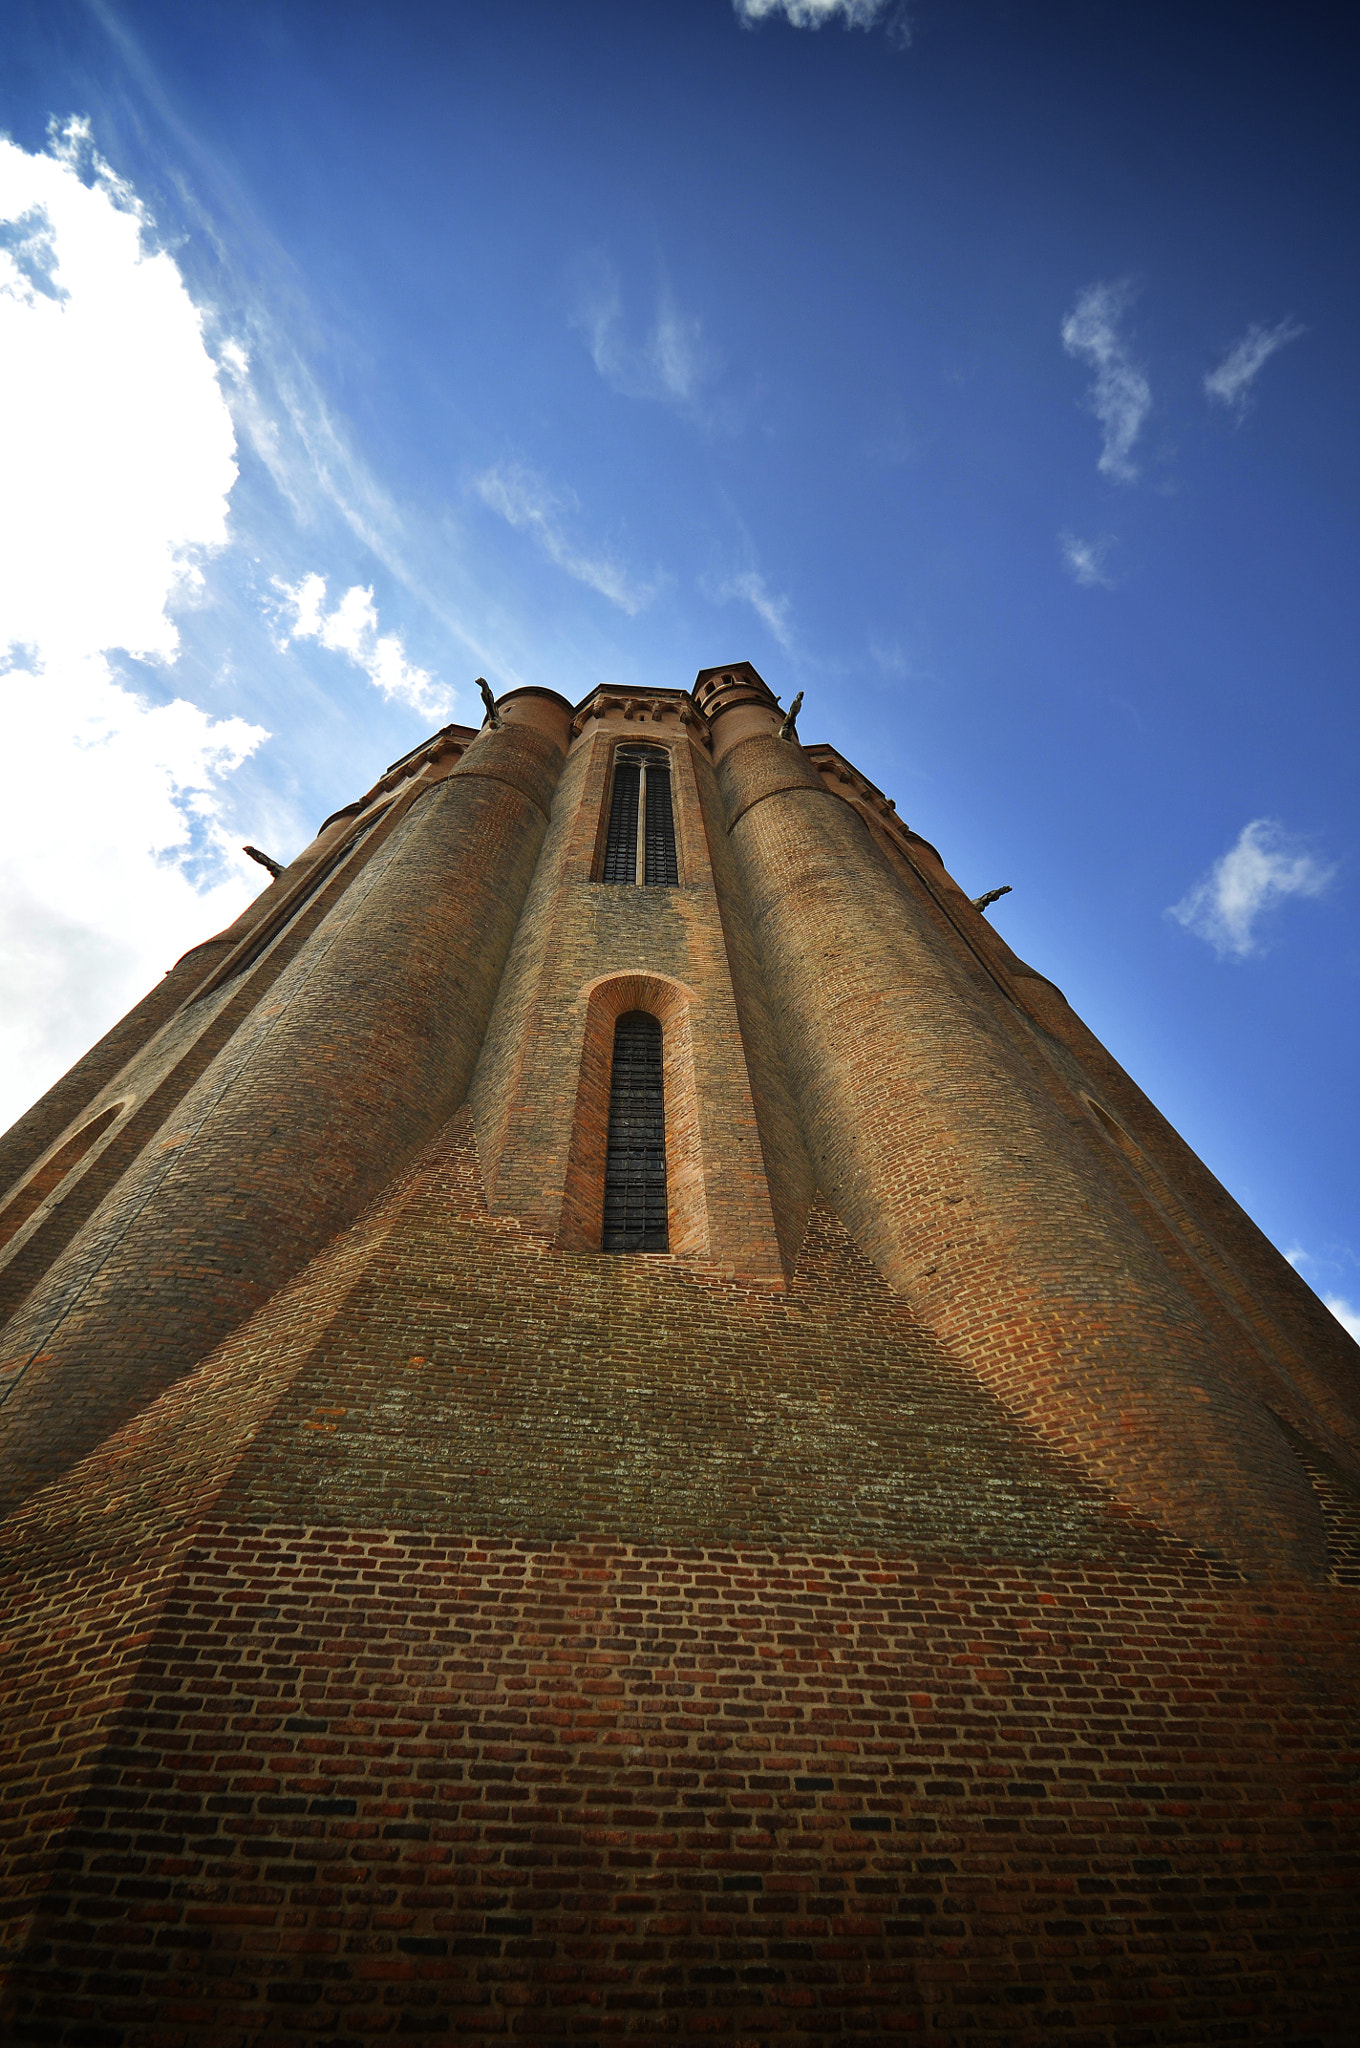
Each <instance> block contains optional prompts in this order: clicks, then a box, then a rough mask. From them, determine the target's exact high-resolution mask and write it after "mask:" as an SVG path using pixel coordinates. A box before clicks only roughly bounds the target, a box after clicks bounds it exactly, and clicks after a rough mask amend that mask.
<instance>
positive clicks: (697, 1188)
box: [557, 974, 709, 1259]
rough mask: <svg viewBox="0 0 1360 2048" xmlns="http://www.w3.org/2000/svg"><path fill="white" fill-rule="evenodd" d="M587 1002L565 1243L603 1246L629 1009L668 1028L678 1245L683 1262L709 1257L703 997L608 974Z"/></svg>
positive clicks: (664, 1056) (671, 1176)
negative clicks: (702, 1115)
mask: <svg viewBox="0 0 1360 2048" xmlns="http://www.w3.org/2000/svg"><path fill="white" fill-rule="evenodd" d="M582 997H583V1000H584V1002H585V1006H586V1028H585V1039H584V1043H583V1045H582V1048H581V1070H580V1074H579V1077H578V1080H577V1085H576V1112H575V1116H574V1118H573V1120H572V1133H571V1149H570V1152H569V1154H568V1158H567V1177H566V1186H565V1188H564V1190H563V1196H562V1215H561V1222H560V1224H559V1226H558V1233H557V1241H558V1243H559V1245H560V1246H561V1247H562V1249H563V1250H564V1251H579V1252H585V1251H596V1252H597V1251H598V1250H599V1249H600V1236H601V1230H602V1226H603V1218H604V1169H605V1147H606V1140H607V1136H608V1129H609V1082H610V1072H611V1068H612V1065H613V1058H614V1026H615V1025H616V1024H617V1022H618V1020H619V1018H620V1017H622V1016H625V1015H626V1014H627V1012H628V1011H630V1010H642V1011H645V1012H646V1014H647V1015H648V1016H651V1017H655V1018H656V1020H657V1022H658V1023H659V1024H660V1026H661V1061H662V1070H663V1074H664V1081H665V1104H666V1208H667V1226H668V1231H669V1236H670V1248H671V1251H672V1252H676V1253H679V1254H680V1255H681V1256H682V1257H687V1258H697V1259H702V1258H704V1257H706V1256H707V1253H708V1248H709V1223H708V1200H707V1194H706V1190H705V1185H704V1161H703V1151H702V1146H701V1144H700V1138H699V1104H698V1097H697V1094H696V1091H695V1084H694V1046H693V1040H692V1037H691V1031H690V1015H691V1010H692V1007H693V1005H694V1004H695V1003H697V1002H698V1000H699V998H698V997H697V996H696V994H695V992H694V990H693V989H691V988H687V987H686V986H685V984H684V983H683V982H680V981H673V980H671V979H670V978H669V977H667V976H665V975H660V974H613V975H606V976H604V977H603V978H602V979H601V980H599V981H596V982H592V983H590V984H588V985H587V987H586V988H584V989H583V990H582Z"/></svg>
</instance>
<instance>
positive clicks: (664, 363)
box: [572, 259, 717, 407]
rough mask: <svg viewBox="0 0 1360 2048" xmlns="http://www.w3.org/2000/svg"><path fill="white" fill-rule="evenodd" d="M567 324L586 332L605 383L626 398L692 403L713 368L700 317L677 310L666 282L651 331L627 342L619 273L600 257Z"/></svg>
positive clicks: (715, 366) (580, 293) (711, 355)
mask: <svg viewBox="0 0 1360 2048" xmlns="http://www.w3.org/2000/svg"><path fill="white" fill-rule="evenodd" d="M572 325H573V326H575V327H579V328H580V329H581V330H582V332H583V333H584V334H585V337H586V341H587V343H588V345H589V348H590V354H591V360H592V361H593V362H594V365H595V367H596V369H597V370H598V371H599V373H600V375H601V376H602V377H603V378H604V380H605V382H606V384H608V385H609V386H610V387H611V388H612V389H613V390H615V391H618V392H620V393H621V394H622V395H623V396H624V397H625V398H649V399H654V400H658V401H660V402H662V403H665V404H669V405H677V406H682V407H693V406H694V405H695V403H696V402H697V400H698V398H699V394H700V392H701V390H702V388H703V386H704V385H705V384H707V383H708V382H709V381H710V380H711V378H712V377H713V374H714V372H715V370H716V368H717V359H716V357H715V355H714V352H713V351H712V349H710V348H709V346H708V344H707V343H706V342H705V340H704V332H703V323H702V321H701V320H700V319H699V318H698V316H697V314H693V313H686V312H684V311H682V309H681V308H680V306H679V305H677V303H676V300H675V296H674V294H673V293H672V291H671V288H670V286H669V285H667V284H663V285H662V287H661V289H660V291H659V293H658V295H657V305H656V318H655V320H654V321H653V324H652V328H651V332H650V333H649V334H648V336H647V338H646V339H645V340H644V341H643V342H641V343H640V344H635V343H633V342H630V341H629V339H628V336H627V334H626V332H625V328H624V317H623V294H622V290H621V287H620V284H619V278H618V273H617V271H616V270H615V269H614V267H613V265H612V264H609V263H606V262H605V261H604V260H603V259H597V260H596V261H595V262H594V263H592V264H591V265H590V266H589V270H588V273H587V275H586V276H585V278H584V280H583V282H582V285H581V289H580V291H579V293H578V297H577V303H576V307H575V310H574V312H573V314H572Z"/></svg>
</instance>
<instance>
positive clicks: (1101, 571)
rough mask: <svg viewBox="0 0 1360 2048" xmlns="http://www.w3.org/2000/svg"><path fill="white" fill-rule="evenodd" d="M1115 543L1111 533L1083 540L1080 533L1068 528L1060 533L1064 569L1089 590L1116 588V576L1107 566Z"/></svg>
mask: <svg viewBox="0 0 1360 2048" xmlns="http://www.w3.org/2000/svg"><path fill="white" fill-rule="evenodd" d="M1114 544H1115V542H1114V535H1113V534H1109V533H1103V534H1102V535H1101V536H1100V539H1099V540H1083V539H1082V538H1081V536H1080V534H1076V533H1069V532H1068V531H1067V530H1066V529H1064V531H1063V532H1062V533H1060V534H1059V535H1058V547H1059V550H1060V552H1061V554H1062V563H1063V567H1064V569H1066V571H1067V573H1068V575H1069V576H1070V577H1071V578H1072V580H1073V581H1074V582H1075V583H1080V584H1081V585H1082V586H1083V587H1084V588H1085V589H1087V590H1113V589H1114V578H1113V576H1111V574H1110V572H1109V570H1108V569H1107V568H1106V566H1105V564H1106V561H1107V559H1108V557H1109V553H1110V549H1111V548H1112V547H1113V546H1114Z"/></svg>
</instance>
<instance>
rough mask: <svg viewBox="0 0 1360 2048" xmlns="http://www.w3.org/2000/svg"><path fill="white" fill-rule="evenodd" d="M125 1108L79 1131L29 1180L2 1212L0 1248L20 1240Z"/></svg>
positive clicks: (114, 1109) (119, 1107) (109, 1111)
mask: <svg viewBox="0 0 1360 2048" xmlns="http://www.w3.org/2000/svg"><path fill="white" fill-rule="evenodd" d="M124 1107H125V1105H124V1104H123V1103H121V1102H115V1103H114V1105H113V1107H112V1108H111V1109H106V1110H103V1111H102V1112H101V1114H100V1115H99V1116H97V1117H96V1118H95V1119H94V1121H93V1123H88V1124H86V1126H85V1128H84V1130H83V1131H77V1132H76V1134H75V1136H74V1138H68V1139H67V1140H66V1143H65V1144H64V1145H63V1146H62V1148H61V1150H60V1151H59V1152H54V1153H53V1154H52V1157H51V1158H50V1159H49V1160H48V1161H47V1163H46V1165H44V1166H40V1167H39V1168H38V1171H37V1172H36V1173H35V1174H34V1175H33V1176H32V1177H31V1178H30V1179H29V1180H26V1181H25V1182H24V1184H23V1186H22V1187H21V1188H20V1189H19V1192H18V1193H17V1194H16V1195H15V1196H14V1197H13V1199H12V1200H11V1201H9V1202H7V1203H6V1204H5V1207H4V1208H3V1209H0V1246H4V1245H7V1244H8V1243H9V1241H10V1239H11V1238H12V1237H17V1236H18V1234H19V1232H20V1231H21V1230H22V1229H23V1227H24V1225H25V1224H26V1223H27V1221H28V1219H29V1217H30V1216H31V1215H32V1214H33V1213H34V1211H35V1210H36V1209H40V1208H41V1207H42V1205H43V1203H44V1202H45V1201H46V1200H47V1197H48V1196H49V1195H50V1194H53V1193H54V1192H55V1191H56V1189H57V1188H59V1187H60V1186H61V1184H62V1182H63V1181H64V1180H65V1178H66V1176H67V1174H68V1173H69V1172H70V1171H71V1169H72V1167H73V1166H78V1165H79V1163H80V1161H81V1160H82V1159H83V1158H84V1157H85V1154H86V1153H87V1152H88V1151H89V1149H90V1147H91V1145H93V1144H95V1143H96V1142H97V1141H98V1140H99V1139H100V1138H102V1137H103V1135H104V1133H105V1131H106V1130H107V1129H108V1127H109V1125H110V1124H111V1123H112V1122H113V1121H114V1119H115V1118H116V1117H117V1116H119V1115H120V1114H121V1112H122V1110H123V1108H124Z"/></svg>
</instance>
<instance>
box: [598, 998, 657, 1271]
mask: <svg viewBox="0 0 1360 2048" xmlns="http://www.w3.org/2000/svg"><path fill="white" fill-rule="evenodd" d="M602 1249H603V1250H604V1251H607V1252H664V1251H668V1250H669V1249H670V1237H669V1233H668V1230H667V1223H666V1103H665V1092H664V1084H663V1080H662V1068H661V1026H660V1024H659V1023H658V1021H657V1019H656V1018H655V1017H650V1016H648V1014H647V1012H646V1011H645V1010H629V1011H627V1012H626V1014H625V1015H624V1016H622V1017H620V1018H619V1021H618V1023H617V1024H616V1025H615V1026H614V1064H613V1068H612V1071H611V1075H610V1083H609V1137H608V1143H607V1149H606V1152H605V1167H604V1234H603V1239H602Z"/></svg>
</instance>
